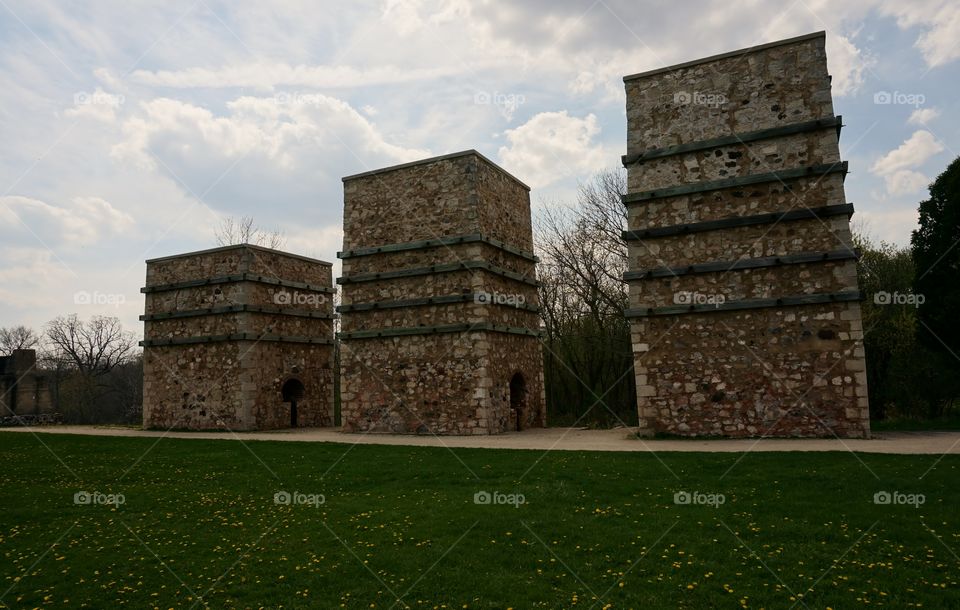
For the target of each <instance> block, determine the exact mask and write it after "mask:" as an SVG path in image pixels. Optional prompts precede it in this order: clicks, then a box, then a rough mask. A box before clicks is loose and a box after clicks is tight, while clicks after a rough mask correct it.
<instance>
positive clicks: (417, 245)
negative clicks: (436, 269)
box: [337, 233, 540, 263]
mask: <svg viewBox="0 0 960 610" xmlns="http://www.w3.org/2000/svg"><path fill="white" fill-rule="evenodd" d="M475 242H481V243H484V244H487V245H488V246H493V247H494V248H497V249H499V250H503V251H504V252H509V253H510V254H513V255H515V256H519V257H520V258H525V259H527V260H528V261H531V262H534V263H536V262H539V260H540V259H539V258H537V257H536V256H535V255H534V253H533V252H527V251H526V250H521V249H520V248H514V247H513V246H510V245H507V244H506V243H505V242H502V241H500V240H499V239H493V238H492V237H484V236H483V234H481V233H471V234H470V235H456V236H453V237H441V238H439V239H423V240H420V241H408V242H403V243H399V244H387V245H385V246H377V247H375V248H355V249H353V250H344V251H342V252H337V258H356V257H359V256H371V255H374V254H384V253H387V252H406V251H408V250H426V249H429V248H439V247H443V246H455V245H457V244H468V243H475Z"/></svg>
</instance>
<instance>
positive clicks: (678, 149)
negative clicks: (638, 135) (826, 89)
mask: <svg viewBox="0 0 960 610" xmlns="http://www.w3.org/2000/svg"><path fill="white" fill-rule="evenodd" d="M842 119H843V117H841V116H836V117H831V118H829V119H818V120H816V121H804V122H803V123H793V124H791V125H782V126H780V127H770V128H768V129H758V130H756V131H747V132H744V133H740V134H733V135H729V136H722V137H719V138H711V139H709V140H700V141H698V142H687V143H685V144H677V145H676V146H665V147H663V148H653V149H650V150H645V151H643V152H641V153H635V154H632V155H623V156H622V157H620V160H621V161H622V162H623V166H624V167H629V166H631V165H633V164H634V163H642V162H644V161H649V160H650V159H660V158H663V157H672V156H674V155H681V154H683V153H688V152H694V151H698V150H706V149H708V148H719V147H721V146H735V145H737V144H746V143H747V142H756V141H757V140H769V139H771V138H781V137H784V136H792V135H795V134H798V133H806V132H808V131H819V130H821V129H826V128H828V127H833V128H834V129H836V130H837V136H839V135H840V128H841V127H843V124H842V122H841V121H842Z"/></svg>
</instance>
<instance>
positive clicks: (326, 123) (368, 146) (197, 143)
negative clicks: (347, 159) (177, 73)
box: [111, 94, 430, 188]
mask: <svg viewBox="0 0 960 610" xmlns="http://www.w3.org/2000/svg"><path fill="white" fill-rule="evenodd" d="M227 109H228V110H229V111H230V113H229V114H228V115H225V116H216V115H214V114H213V112H211V111H210V110H208V109H206V108H202V107H199V106H194V105H192V104H188V103H185V102H181V101H179V100H173V99H169V98H160V99H155V100H152V101H150V102H146V103H143V104H141V110H142V114H141V115H138V116H135V117H132V118H130V119H129V120H128V121H127V122H126V123H125V124H124V132H125V135H126V139H125V140H124V141H123V142H122V143H120V144H117V145H116V146H114V147H113V150H112V151H111V155H112V156H113V157H114V158H116V159H118V160H133V161H134V162H136V163H137V165H139V166H141V167H151V168H154V167H156V166H157V157H158V156H159V154H158V153H157V152H154V151H155V150H156V149H158V148H159V149H161V150H162V151H165V152H166V153H167V154H170V155H173V156H176V157H177V158H179V159H180V160H181V161H184V162H192V163H196V164H199V165H207V163H208V162H209V161H210V160H211V159H213V160H216V159H224V158H226V159H234V160H236V159H240V158H243V157H246V156H248V155H251V156H253V157H259V158H263V159H266V160H269V161H271V162H272V163H274V164H276V165H277V166H279V167H281V168H283V169H286V170H291V169H307V167H306V166H305V162H309V161H311V160H315V159H316V158H317V156H318V153H320V152H323V149H324V148H326V149H327V151H329V150H330V149H337V150H341V151H342V152H343V153H346V154H350V155H356V156H357V157H359V158H361V159H363V158H365V157H366V158H369V157H370V156H374V157H379V158H383V157H386V158H387V159H389V160H391V161H411V160H414V159H417V158H419V157H426V156H429V154H430V153H429V151H427V150H421V149H412V148H404V147H402V146H397V145H394V144H391V143H389V142H387V141H386V140H385V139H384V138H383V136H382V135H381V134H380V133H379V132H378V131H377V130H376V128H375V126H374V125H373V124H372V123H371V122H370V121H368V120H367V119H366V118H364V117H363V116H362V115H361V114H360V113H358V112H357V111H356V110H354V109H353V107H351V106H350V105H349V104H348V103H346V102H344V101H342V100H338V99H336V98H332V97H328V96H326V95H322V94H302V95H296V96H276V97H270V98H261V97H240V98H237V99H235V100H233V101H230V102H227ZM207 166H208V167H209V165H207ZM213 177H214V178H215V177H216V176H215V175H214V176H213ZM211 179H212V178H211ZM201 188H203V187H201Z"/></svg>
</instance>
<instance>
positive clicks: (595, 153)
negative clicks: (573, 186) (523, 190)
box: [499, 110, 611, 188]
mask: <svg viewBox="0 0 960 610" xmlns="http://www.w3.org/2000/svg"><path fill="white" fill-rule="evenodd" d="M504 133H505V135H506V136H507V141H508V142H509V146H502V147H500V150H499V156H500V161H501V162H502V163H503V164H504V166H506V168H507V169H508V170H510V171H511V172H512V173H514V174H516V176H517V177H519V178H520V179H521V180H523V181H524V182H526V183H527V184H529V185H530V186H531V187H533V188H537V187H542V186H546V185H548V184H550V183H552V182H556V181H557V180H561V179H563V178H571V177H578V176H580V175H582V174H585V173H590V172H593V171H596V170H599V169H601V168H603V167H605V166H606V165H609V164H610V159H611V156H610V155H609V154H608V153H607V152H606V151H605V150H604V149H603V147H602V146H600V145H599V144H597V143H596V142H595V141H594V138H595V137H596V136H598V135H599V134H600V126H599V124H598V122H597V117H596V116H595V115H593V114H589V115H587V116H586V117H584V118H582V119H581V118H577V117H572V116H570V115H569V114H567V111H565V110H564V111H563V112H541V113H539V114H537V115H536V116H534V117H533V118H531V119H530V120H529V121H527V122H526V123H525V124H523V125H520V126H519V127H517V128H516V129H508V130H507V131H506V132H504Z"/></svg>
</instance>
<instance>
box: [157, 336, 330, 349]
mask: <svg viewBox="0 0 960 610" xmlns="http://www.w3.org/2000/svg"><path fill="white" fill-rule="evenodd" d="M224 341H270V342H274V343H309V344H317V345H333V339H326V338H316V337H294V336H289V337H287V336H283V335H258V334H257V333H234V334H232V335H203V336H197V337H181V338H178V339H145V340H143V341H141V342H140V346H141V347H160V346H164V345H193V344H198V343H222V342H224Z"/></svg>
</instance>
